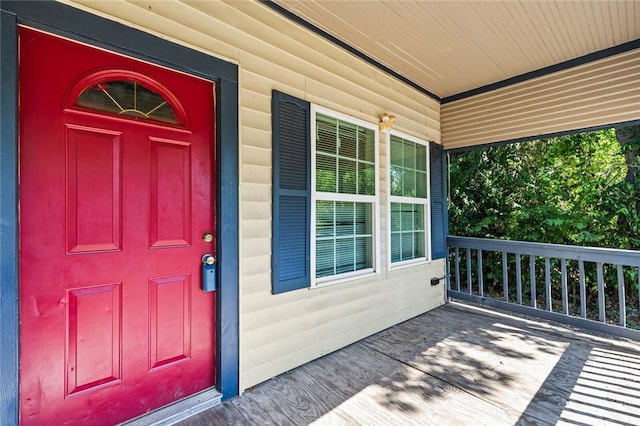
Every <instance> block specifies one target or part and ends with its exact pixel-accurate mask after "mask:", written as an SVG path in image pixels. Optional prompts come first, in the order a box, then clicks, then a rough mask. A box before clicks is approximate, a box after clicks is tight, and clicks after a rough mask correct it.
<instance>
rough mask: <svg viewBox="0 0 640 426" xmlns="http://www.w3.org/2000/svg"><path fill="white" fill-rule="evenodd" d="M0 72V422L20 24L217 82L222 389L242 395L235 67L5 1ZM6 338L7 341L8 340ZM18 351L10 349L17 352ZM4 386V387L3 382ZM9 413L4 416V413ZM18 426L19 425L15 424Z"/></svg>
mask: <svg viewBox="0 0 640 426" xmlns="http://www.w3.org/2000/svg"><path fill="white" fill-rule="evenodd" d="M0 8H1V9H2V68H1V69H0V71H1V74H0V82H1V83H2V85H1V86H0V87H1V92H0V96H1V101H2V103H1V104H0V107H1V111H0V114H1V117H2V119H1V121H0V123H1V124H2V128H1V129H0V132H1V133H0V136H1V137H2V140H1V141H0V143H1V145H0V148H1V151H0V162H1V165H2V170H0V189H1V190H2V192H1V193H0V194H1V195H0V203H1V204H0V206H1V212H0V214H1V218H0V219H1V220H2V222H1V224H0V231H1V232H2V235H1V236H2V241H0V244H1V248H2V251H1V252H0V253H1V254H0V256H1V257H0V260H1V262H2V264H1V268H2V269H1V270H0V274H1V278H2V281H1V285H2V287H1V289H0V290H1V293H0V295H1V297H2V299H0V303H1V304H2V306H1V307H2V311H1V313H0V318H1V319H2V324H1V327H2V328H1V329H0V330H1V332H2V336H1V337H2V339H1V340H0V345H1V346H0V355H1V356H2V359H1V360H0V367H1V368H2V370H1V371H0V379H2V383H1V384H2V387H1V390H0V396H1V398H2V400H1V401H0V407H2V412H0V415H1V417H0V418H1V419H3V420H6V419H11V418H16V419H17V415H18V414H17V409H18V407H17V401H18V370H17V368H18V364H17V358H16V353H17V352H16V351H17V344H18V343H17V342H18V336H19V332H18V325H17V324H18V322H17V321H18V311H17V309H18V306H19V305H18V298H17V288H18V281H17V275H16V273H17V256H18V251H17V232H18V228H17V197H16V195H17V194H16V187H17V156H16V150H17V146H18V140H17V131H16V126H17V81H16V78H17V70H18V64H17V26H16V19H17V22H18V23H20V24H24V25H28V26H31V27H34V28H38V29H42V30H45V31H47V32H50V33H52V34H57V35H61V36H65V37H68V38H70V39H73V40H78V41H82V42H85V43H88V44H91V45H94V46H97V47H102V48H105V49H108V50H110V51H114V52H118V53H122V54H126V55H127V56H130V57H133V58H137V59H142V60H145V61H147V62H151V63H154V64H157V65H162V66H166V67H168V68H172V69H175V70H179V71H183V72H186V73H189V74H192V75H197V76H200V77H203V78H206V79H208V80H212V81H214V82H215V83H216V93H217V96H218V98H217V102H216V105H217V113H218V117H217V120H218V121H217V126H216V141H217V149H218V156H217V172H218V174H217V184H218V200H217V201H218V212H217V220H218V223H217V225H218V226H217V232H218V235H217V237H218V238H217V241H218V247H217V249H218V251H217V256H218V271H219V272H218V273H219V290H218V294H217V303H216V320H217V321H216V338H217V341H218V344H217V345H216V346H217V354H216V355H217V356H216V358H217V359H216V366H217V367H218V369H217V372H218V377H217V387H218V390H219V391H220V392H221V393H222V394H223V399H228V398H230V397H233V396H235V395H237V394H238V390H239V326H238V324H239V312H238V307H239V266H238V255H239V253H238V237H239V225H238V170H239V162H238V149H239V148H238V146H239V143H238V142H239V141H238V67H237V65H235V64H231V63H228V62H225V61H222V60H220V59H218V58H214V57H211V56H208V55H205V54H204V53H201V52H197V51H195V50H190V49H188V48H185V47H183V46H179V45H177V44H174V43H172V42H169V41H167V40H163V39H161V38H159V37H156V36H153V35H150V34H147V33H144V32H142V31H139V30H136V29H133V28H130V27H127V26H125V25H122V24H119V23H117V22H113V21H110V20H108V19H105V18H101V17H99V16H96V15H92V14H90V13H87V12H83V11H81V10H79V9H76V8H73V7H69V6H66V5H63V4H60V3H58V2H55V1H44V2H16V1H2V3H0ZM14 15H16V16H14ZM5 334H6V335H5ZM12 348H13V349H12ZM5 381H6V383H5ZM5 410H6V416H5V415H4V414H5ZM16 423H17V420H16Z"/></svg>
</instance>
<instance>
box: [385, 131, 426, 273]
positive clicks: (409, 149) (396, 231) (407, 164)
mask: <svg viewBox="0 0 640 426" xmlns="http://www.w3.org/2000/svg"><path fill="white" fill-rule="evenodd" d="M389 145H390V148H389V151H390V155H389V163H390V164H389V171H390V179H389V190H390V191H389V192H390V197H389V201H390V203H389V204H390V214H389V218H390V243H389V249H390V251H389V256H390V262H391V263H392V264H394V263H400V262H406V261H412V260H415V259H426V258H427V242H426V237H427V233H426V226H427V223H428V220H427V213H428V205H427V202H428V200H427V183H428V181H427V166H426V165H427V147H426V146H425V145H423V144H421V143H418V142H414V141H412V140H407V139H405V138H402V137H399V136H397V135H393V134H392V135H391V136H390V139H389Z"/></svg>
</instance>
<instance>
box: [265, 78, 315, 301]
mask: <svg viewBox="0 0 640 426" xmlns="http://www.w3.org/2000/svg"><path fill="white" fill-rule="evenodd" d="M271 120H272V140H273V144H272V162H273V167H272V173H273V175H272V176H273V185H272V193H273V196H272V207H273V217H272V221H271V224H272V238H271V244H272V245H271V247H272V250H271V292H272V293H273V294H280V293H284V292H287V291H292V290H299V289H302V288H307V287H309V286H310V285H311V226H312V224H311V104H309V102H307V101H305V100H303V99H298V98H295V97H293V96H290V95H287V94H285V93H282V92H279V91H277V90H274V91H273V92H272V98H271Z"/></svg>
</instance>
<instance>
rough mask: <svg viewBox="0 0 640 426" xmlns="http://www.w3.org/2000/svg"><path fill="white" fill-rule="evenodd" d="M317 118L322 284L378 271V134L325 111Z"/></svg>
mask: <svg viewBox="0 0 640 426" xmlns="http://www.w3.org/2000/svg"><path fill="white" fill-rule="evenodd" d="M311 115H312V129H313V130H312V131H313V137H312V147H313V157H312V158H313V159H312V169H313V178H312V182H313V183H312V187H313V188H314V191H313V200H314V209H313V211H312V212H313V218H312V221H313V223H314V224H315V227H314V235H312V245H313V250H312V252H313V255H314V257H315V263H314V265H313V266H314V267H315V268H314V269H315V275H314V276H315V278H316V282H317V283H322V282H326V281H328V280H334V279H339V278H341V277H348V276H351V275H354V274H361V273H366V272H373V271H374V270H375V266H376V263H377V262H376V253H377V250H376V238H375V237H376V232H375V226H374V223H375V217H376V212H377V205H378V198H377V193H378V191H377V188H378V185H377V181H378V179H377V172H376V171H377V157H378V156H377V145H378V132H377V130H376V127H375V126H373V125H371V124H370V123H364V122H360V121H358V120H356V119H354V118H351V117H345V116H341V115H339V114H336V113H334V112H331V111H328V110H325V109H322V108H319V107H313V108H312V114H311Z"/></svg>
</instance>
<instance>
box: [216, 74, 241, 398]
mask: <svg viewBox="0 0 640 426" xmlns="http://www.w3.org/2000/svg"><path fill="white" fill-rule="evenodd" d="M216 92H217V94H218V102H217V104H218V110H217V121H218V123H217V127H218V131H217V135H216V138H217V150H218V151H217V161H216V163H217V166H218V174H217V179H218V180H217V189H218V194H217V201H218V205H217V206H218V207H217V219H218V230H217V232H218V247H217V249H216V250H217V251H216V253H217V255H218V271H219V277H218V278H219V279H218V283H219V285H218V292H217V294H216V298H217V303H216V307H217V312H216V324H217V325H218V327H217V330H216V331H217V335H218V339H217V342H218V344H217V345H216V346H217V356H216V366H217V368H216V371H217V372H218V388H219V389H218V390H219V391H220V393H222V399H223V400H226V399H229V398H231V397H234V396H236V395H238V393H239V383H238V380H239V377H240V364H239V359H240V354H239V350H240V341H239V335H240V331H239V324H238V320H239V318H240V312H239V309H240V305H239V287H240V286H239V282H240V277H239V271H240V269H239V262H238V259H239V256H240V252H239V247H238V235H239V218H238V187H239V177H238V176H239V175H238V167H239V161H238V146H239V143H238V142H239V141H238V125H239V123H238V82H237V81H233V80H226V79H221V80H219V81H218V86H217V90H216Z"/></svg>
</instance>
